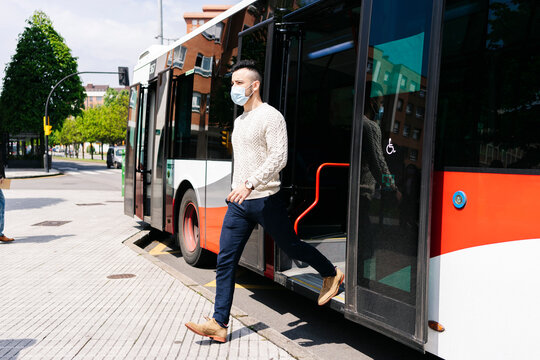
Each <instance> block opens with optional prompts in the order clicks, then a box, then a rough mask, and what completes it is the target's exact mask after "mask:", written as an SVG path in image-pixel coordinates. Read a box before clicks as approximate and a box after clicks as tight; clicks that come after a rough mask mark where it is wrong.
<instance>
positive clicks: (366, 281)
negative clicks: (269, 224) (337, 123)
mask: <svg viewBox="0 0 540 360" xmlns="http://www.w3.org/2000/svg"><path fill="white" fill-rule="evenodd" d="M431 5H432V3H431V1H427V0H425V1H422V0H420V1H414V2H404V1H397V0H382V1H377V2H374V4H373V12H372V19H371V24H372V29H371V32H370V46H369V57H370V58H371V59H373V64H374V66H373V69H372V70H369V69H368V71H367V83H366V93H365V101H364V118H363V127H362V128H363V130H362V155H361V174H360V179H361V180H360V208H359V219H358V222H359V261H360V265H359V267H358V272H359V274H358V282H359V285H360V286H362V287H365V288H368V289H370V290H373V291H376V292H378V293H380V294H383V295H385V296H388V297H390V298H393V299H396V300H399V301H402V302H404V303H407V304H410V305H414V304H415V301H416V267H417V266H416V264H417V246H418V221H419V218H418V214H419V200H420V199H419V197H420V191H419V189H420V174H421V168H420V164H421V158H422V142H421V141H411V129H414V130H413V131H412V133H413V136H414V137H419V136H420V134H421V130H422V129H423V128H424V117H423V109H424V108H425V98H424V96H422V95H421V94H420V88H421V87H423V88H424V89H425V87H426V81H427V78H426V75H427V65H428V64H427V59H428V51H427V49H428V44H429V36H430V33H429V30H430V23H429V21H430V19H431V16H430V15H431ZM403 108H405V112H403V111H402V109H403ZM381 109H382V110H381ZM414 109H421V110H416V111H417V112H416V113H415V112H414V111H415V110H414ZM418 111H420V112H418ZM419 114H421V115H422V116H415V115H419ZM400 128H402V130H401V132H400Z"/></svg>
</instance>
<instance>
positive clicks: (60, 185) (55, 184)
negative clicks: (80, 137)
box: [11, 157, 122, 191]
mask: <svg viewBox="0 0 540 360" xmlns="http://www.w3.org/2000/svg"><path fill="white" fill-rule="evenodd" d="M52 167H53V168H55V169H58V170H60V171H61V172H62V173H63V175H60V176H53V177H45V178H32V179H17V180H16V181H13V182H12V184H11V187H12V188H13V189H44V190H45V189H47V190H56V189H66V190H117V191H122V170H121V169H107V166H106V165H105V163H100V162H84V161H77V160H76V159H75V160H71V159H62V158H57V157H54V158H53V160H52Z"/></svg>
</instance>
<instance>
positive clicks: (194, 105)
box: [191, 91, 201, 112]
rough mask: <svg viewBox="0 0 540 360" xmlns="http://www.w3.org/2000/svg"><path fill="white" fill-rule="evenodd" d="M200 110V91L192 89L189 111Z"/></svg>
mask: <svg viewBox="0 0 540 360" xmlns="http://www.w3.org/2000/svg"><path fill="white" fill-rule="evenodd" d="M200 111H201V93H199V92H196V91H194V92H193V98H192V99H191V112H200Z"/></svg>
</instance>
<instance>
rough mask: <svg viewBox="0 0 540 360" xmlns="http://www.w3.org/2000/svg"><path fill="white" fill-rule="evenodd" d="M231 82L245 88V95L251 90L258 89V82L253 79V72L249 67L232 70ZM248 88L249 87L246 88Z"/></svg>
mask: <svg viewBox="0 0 540 360" xmlns="http://www.w3.org/2000/svg"><path fill="white" fill-rule="evenodd" d="M231 84H232V85H233V86H234V85H236V86H240V87H243V88H244V89H246V96H249V95H250V94H251V93H252V92H253V91H255V90H256V89H258V87H259V82H258V81H256V80H254V77H253V73H252V72H251V71H250V70H249V69H245V68H244V69H239V70H236V71H235V72H233V74H232V79H231ZM250 86H251V88H250ZM248 88H250V89H251V90H250V89H248Z"/></svg>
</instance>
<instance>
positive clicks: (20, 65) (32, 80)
mask: <svg viewBox="0 0 540 360" xmlns="http://www.w3.org/2000/svg"><path fill="white" fill-rule="evenodd" d="M27 24H28V26H27V27H25V29H24V31H23V32H22V33H21V34H20V35H19V39H18V43H17V49H16V52H15V54H14V55H13V56H12V58H11V62H10V63H9V64H8V65H7V66H6V70H5V76H4V86H3V90H2V94H1V95H0V119H1V121H2V122H1V125H0V127H1V129H2V130H4V131H6V132H10V133H14V134H16V133H20V132H36V133H41V132H42V131H43V130H42V129H43V120H42V119H43V114H44V109H45V101H46V100H47V96H48V95H49V92H50V91H51V89H52V88H53V86H54V85H55V84H56V83H57V82H58V81H59V80H61V79H62V78H64V77H65V76H67V75H69V74H72V73H76V72H77V71H78V70H77V58H75V57H73V56H72V55H71V50H70V49H69V47H68V46H67V45H66V44H65V42H64V39H63V38H62V36H60V34H58V33H57V32H56V30H55V29H54V28H53V25H52V21H51V20H50V19H49V18H48V17H47V15H46V14H45V13H43V12H41V11H36V12H34V14H33V15H32V17H30V18H29V19H28V20H27ZM84 99H85V93H84V88H83V87H82V85H81V80H80V78H79V77H78V76H77V75H75V76H73V77H71V78H69V79H67V80H66V81H64V82H63V83H62V84H60V85H59V86H58V87H57V88H56V90H55V91H54V93H53V94H52V96H51V99H50V101H49V117H50V122H51V125H52V126H53V129H60V128H62V124H63V122H64V119H66V118H67V117H68V116H69V115H73V116H76V115H78V114H80V111H81V110H80V109H81V108H82V107H83V104H84Z"/></svg>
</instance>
